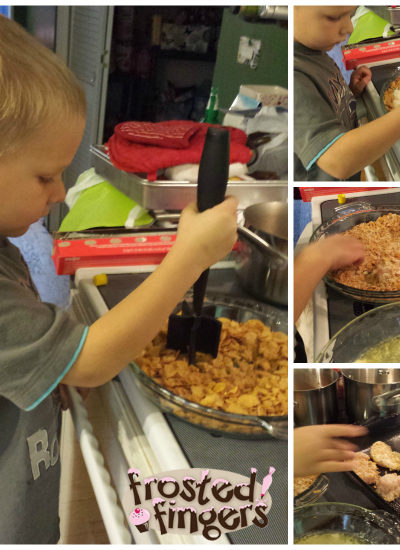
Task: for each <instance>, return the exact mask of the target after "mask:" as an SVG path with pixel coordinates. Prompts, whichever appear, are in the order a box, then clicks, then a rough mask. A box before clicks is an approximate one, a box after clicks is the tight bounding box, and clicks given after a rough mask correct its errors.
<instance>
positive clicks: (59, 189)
mask: <svg viewBox="0 0 400 550" xmlns="http://www.w3.org/2000/svg"><path fill="white" fill-rule="evenodd" d="M66 194H67V193H66V191H65V187H64V182H63V179H62V177H60V178H58V180H57V181H56V182H54V185H52V189H51V194H50V200H49V202H51V203H52V204H54V203H57V202H64V200H65V196H66Z"/></svg>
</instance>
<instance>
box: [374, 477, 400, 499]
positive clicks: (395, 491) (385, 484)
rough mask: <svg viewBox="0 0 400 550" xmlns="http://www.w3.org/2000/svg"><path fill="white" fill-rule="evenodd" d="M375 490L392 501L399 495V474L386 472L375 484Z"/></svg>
mask: <svg viewBox="0 0 400 550" xmlns="http://www.w3.org/2000/svg"><path fill="white" fill-rule="evenodd" d="M376 492H377V493H378V495H380V496H381V497H382V498H383V499H384V500H386V501H387V502H392V501H393V500H395V499H396V498H398V497H400V476H398V475H397V474H386V475H384V476H382V477H380V478H379V480H378V483H377V484H376Z"/></svg>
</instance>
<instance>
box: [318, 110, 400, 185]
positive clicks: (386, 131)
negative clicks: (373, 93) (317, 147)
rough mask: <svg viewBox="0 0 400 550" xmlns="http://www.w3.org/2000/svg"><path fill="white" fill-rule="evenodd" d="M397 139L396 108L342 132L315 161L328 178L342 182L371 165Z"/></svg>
mask: <svg viewBox="0 0 400 550" xmlns="http://www.w3.org/2000/svg"><path fill="white" fill-rule="evenodd" d="M398 139H400V108H397V109H393V111H391V112H390V113H387V114H386V115H384V116H382V117H379V118H378V119H376V120H373V121H372V122H369V123H368V124H366V125H365V126H361V127H360V128H355V129H354V130H350V131H349V132H346V133H345V134H344V135H343V136H342V137H340V138H339V139H338V140H336V141H335V143H333V145H331V146H330V147H329V149H328V150H327V151H326V152H325V153H324V154H323V155H321V156H320V158H319V159H318V160H317V164H318V166H319V167H320V168H321V169H322V170H324V171H325V172H327V173H328V174H330V175H331V176H333V177H335V178H337V179H339V180H345V179H347V178H349V177H350V176H353V175H354V174H356V173H357V172H359V171H360V170H362V169H363V168H364V167H365V166H367V165H368V164H372V163H373V162H375V161H376V160H377V159H379V158H380V157H381V156H382V155H384V154H385V153H386V151H388V150H389V149H390V147H392V145H393V144H394V143H395V142H396V141H397V140H398Z"/></svg>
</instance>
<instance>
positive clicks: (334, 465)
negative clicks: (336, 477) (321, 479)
mask: <svg viewBox="0 0 400 550" xmlns="http://www.w3.org/2000/svg"><path fill="white" fill-rule="evenodd" d="M321 467H322V470H321V471H323V472H351V471H352V469H353V467H354V463H353V462H352V461H351V460H346V461H344V462H342V461H337V460H329V461H327V462H324V463H323V464H322V465H321Z"/></svg>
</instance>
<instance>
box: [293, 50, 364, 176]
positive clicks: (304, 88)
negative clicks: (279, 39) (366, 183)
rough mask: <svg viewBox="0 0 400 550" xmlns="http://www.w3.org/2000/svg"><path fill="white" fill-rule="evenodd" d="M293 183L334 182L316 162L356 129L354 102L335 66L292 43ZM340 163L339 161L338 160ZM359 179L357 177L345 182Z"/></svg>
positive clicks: (328, 58) (325, 56)
mask: <svg viewBox="0 0 400 550" xmlns="http://www.w3.org/2000/svg"><path fill="white" fill-rule="evenodd" d="M293 78H294V81H293V83H294V179H295V180H297V181H337V179H336V178H334V177H333V176H331V175H330V174H327V173H326V172H324V171H323V170H321V169H320V168H319V167H318V165H317V160H318V158H319V157H320V156H321V155H322V154H323V153H324V152H325V151H326V150H327V149H328V148H329V147H330V146H331V145H332V144H333V143H334V142H335V141H336V140H337V139H338V138H340V137H341V136H342V135H343V134H344V133H345V132H348V131H349V130H353V129H354V128H356V126H357V115H356V98H355V97H354V95H353V93H352V91H351V90H350V88H349V87H348V85H347V83H346V81H345V80H344V78H343V75H342V73H341V72H340V69H339V67H338V66H337V65H336V63H335V62H334V61H333V59H331V58H330V57H329V55H327V54H326V53H323V52H321V51H317V50H311V49H310V48H307V47H306V46H303V44H300V43H299V42H295V43H294V75H293ZM338 162H340V159H338ZM349 179H350V180H353V181H358V180H359V179H360V176H359V174H356V175H354V176H352V177H351V178H349Z"/></svg>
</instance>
